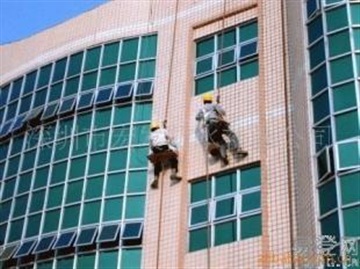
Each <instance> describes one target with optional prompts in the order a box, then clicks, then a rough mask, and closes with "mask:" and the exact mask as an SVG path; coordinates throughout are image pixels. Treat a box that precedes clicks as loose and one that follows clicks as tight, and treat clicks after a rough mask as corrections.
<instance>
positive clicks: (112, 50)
mask: <svg viewBox="0 0 360 269" xmlns="http://www.w3.org/2000/svg"><path fill="white" fill-rule="evenodd" d="M118 55H119V42H116V43H111V44H106V45H105V47H104V53H103V57H102V66H106V65H111V64H115V63H116V62H117V60H118Z"/></svg>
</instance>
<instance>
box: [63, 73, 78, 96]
mask: <svg viewBox="0 0 360 269" xmlns="http://www.w3.org/2000/svg"><path fill="white" fill-rule="evenodd" d="M79 83H80V77H74V78H71V79H68V80H66V86H65V94H64V96H69V95H72V94H75V93H77V92H78V89H79Z"/></svg>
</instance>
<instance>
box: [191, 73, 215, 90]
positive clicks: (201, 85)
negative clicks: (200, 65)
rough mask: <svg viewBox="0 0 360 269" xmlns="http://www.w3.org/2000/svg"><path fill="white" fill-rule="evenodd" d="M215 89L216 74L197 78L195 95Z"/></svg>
mask: <svg viewBox="0 0 360 269" xmlns="http://www.w3.org/2000/svg"><path fill="white" fill-rule="evenodd" d="M212 89H214V74H211V75H208V76H206V77H202V78H198V79H196V80H195V95H199V94H203V93H205V92H208V91H211V90H212Z"/></svg>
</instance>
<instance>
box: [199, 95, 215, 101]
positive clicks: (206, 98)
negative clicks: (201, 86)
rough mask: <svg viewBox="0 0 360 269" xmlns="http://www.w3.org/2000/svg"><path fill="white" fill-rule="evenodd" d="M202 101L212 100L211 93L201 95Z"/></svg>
mask: <svg viewBox="0 0 360 269" xmlns="http://www.w3.org/2000/svg"><path fill="white" fill-rule="evenodd" d="M202 99H203V102H212V101H213V95H212V94H211V93H205V94H204V95H203V96H202Z"/></svg>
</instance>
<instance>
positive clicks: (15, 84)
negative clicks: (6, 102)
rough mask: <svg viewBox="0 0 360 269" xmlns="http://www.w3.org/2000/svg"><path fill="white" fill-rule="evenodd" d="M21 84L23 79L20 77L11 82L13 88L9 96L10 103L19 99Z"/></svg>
mask: <svg viewBox="0 0 360 269" xmlns="http://www.w3.org/2000/svg"><path fill="white" fill-rule="evenodd" d="M22 84H23V77H21V78H19V79H17V80H16V81H14V82H13V86H12V89H11V95H10V101H12V100H15V99H17V98H19V96H20V93H21V87H22Z"/></svg>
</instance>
